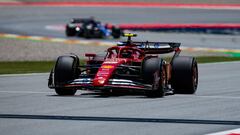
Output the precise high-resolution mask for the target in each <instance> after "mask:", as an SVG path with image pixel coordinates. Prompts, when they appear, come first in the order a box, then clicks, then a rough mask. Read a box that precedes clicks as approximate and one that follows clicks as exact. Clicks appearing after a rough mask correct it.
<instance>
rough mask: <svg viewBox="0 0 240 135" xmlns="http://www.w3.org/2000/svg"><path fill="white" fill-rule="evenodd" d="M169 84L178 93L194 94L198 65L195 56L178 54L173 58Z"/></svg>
mask: <svg viewBox="0 0 240 135" xmlns="http://www.w3.org/2000/svg"><path fill="white" fill-rule="evenodd" d="M171 86H172V88H173V89H174V92H175V93H178V94H194V93H195V92H196V90H197V86H198V65H197V61H196V60H195V58H192V57H183V56H179V57H176V58H175V59H174V60H173V62H172V79H171Z"/></svg>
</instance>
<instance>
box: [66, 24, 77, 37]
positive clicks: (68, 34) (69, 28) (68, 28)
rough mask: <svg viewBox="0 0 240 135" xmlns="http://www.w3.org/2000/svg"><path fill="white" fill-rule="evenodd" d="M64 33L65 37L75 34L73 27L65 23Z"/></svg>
mask: <svg viewBox="0 0 240 135" xmlns="http://www.w3.org/2000/svg"><path fill="white" fill-rule="evenodd" d="M65 34H66V36H67V37H72V36H75V35H76V30H75V27H70V26H69V24H67V26H66V30H65Z"/></svg>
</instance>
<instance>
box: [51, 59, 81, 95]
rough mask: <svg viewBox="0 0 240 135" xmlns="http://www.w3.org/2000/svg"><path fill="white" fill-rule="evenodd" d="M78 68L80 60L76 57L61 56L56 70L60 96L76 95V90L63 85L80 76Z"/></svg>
mask: <svg viewBox="0 0 240 135" xmlns="http://www.w3.org/2000/svg"><path fill="white" fill-rule="evenodd" d="M78 66H79V59H78V58H77V57H76V56H60V57H59V58H58V59H57V62H56V65H55V68H54V83H55V85H56V88H55V91H56V93H57V94H58V95H61V96H63V95H74V94H75V93H76V89H74V88H64V87H63V85H64V84H66V83H68V82H69V81H72V80H74V79H75V78H76V77H77V76H79V73H80V69H78Z"/></svg>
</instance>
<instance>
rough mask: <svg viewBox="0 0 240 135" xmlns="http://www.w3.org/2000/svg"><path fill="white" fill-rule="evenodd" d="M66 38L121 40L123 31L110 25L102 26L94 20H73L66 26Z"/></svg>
mask: <svg viewBox="0 0 240 135" xmlns="http://www.w3.org/2000/svg"><path fill="white" fill-rule="evenodd" d="M65 33H66V36H67V37H71V36H78V37H83V38H88V39H89V38H107V37H111V36H112V37H113V38H120V37H121V35H122V34H123V31H122V30H121V29H120V28H118V27H116V26H113V25H112V26H110V25H108V24H102V23H101V22H100V21H96V20H95V19H94V18H73V19H72V20H71V21H70V23H68V24H67V25H66V30H65Z"/></svg>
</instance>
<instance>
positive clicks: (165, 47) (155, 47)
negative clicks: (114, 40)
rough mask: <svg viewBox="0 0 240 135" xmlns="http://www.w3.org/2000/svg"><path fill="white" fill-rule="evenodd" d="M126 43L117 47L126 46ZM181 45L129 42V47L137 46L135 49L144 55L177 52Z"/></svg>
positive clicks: (173, 43)
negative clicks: (141, 51)
mask: <svg viewBox="0 0 240 135" xmlns="http://www.w3.org/2000/svg"><path fill="white" fill-rule="evenodd" d="M128 44H129V43H128V42H121V44H118V45H119V46H127V45H128ZM180 45H181V43H175V42H148V41H146V42H135V41H134V42H131V43H130V46H137V48H139V49H141V50H143V51H144V52H145V53H146V54H163V53H170V52H174V51H175V52H179V51H180V48H179V47H180Z"/></svg>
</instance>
